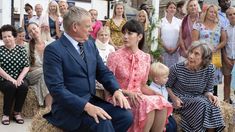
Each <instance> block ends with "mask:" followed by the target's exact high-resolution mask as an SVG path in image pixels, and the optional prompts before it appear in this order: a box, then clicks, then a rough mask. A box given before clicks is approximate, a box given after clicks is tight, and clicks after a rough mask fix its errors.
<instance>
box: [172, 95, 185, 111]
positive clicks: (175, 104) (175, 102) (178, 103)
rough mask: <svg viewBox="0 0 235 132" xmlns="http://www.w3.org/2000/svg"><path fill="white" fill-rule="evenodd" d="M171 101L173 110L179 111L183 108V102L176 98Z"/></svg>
mask: <svg viewBox="0 0 235 132" xmlns="http://www.w3.org/2000/svg"><path fill="white" fill-rule="evenodd" d="M172 101H173V107H174V108H175V109H179V108H181V107H182V106H183V101H182V100H181V99H180V98H178V97H176V96H175V97H174V98H173V99H172Z"/></svg>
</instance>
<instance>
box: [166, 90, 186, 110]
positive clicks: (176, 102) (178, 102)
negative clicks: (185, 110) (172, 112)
mask: <svg viewBox="0 0 235 132" xmlns="http://www.w3.org/2000/svg"><path fill="white" fill-rule="evenodd" d="M167 92H168V94H169V96H170V98H171V100H172V101H173V106H174V108H176V109H178V108H181V107H182V106H183V102H182V100H181V99H180V98H178V97H177V96H175V94H174V93H173V91H172V90H171V89H170V88H167Z"/></svg>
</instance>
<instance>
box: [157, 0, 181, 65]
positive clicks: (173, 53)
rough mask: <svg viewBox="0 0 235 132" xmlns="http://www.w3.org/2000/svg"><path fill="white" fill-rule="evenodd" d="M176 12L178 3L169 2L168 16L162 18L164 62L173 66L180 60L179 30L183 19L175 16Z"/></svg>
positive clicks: (161, 38) (161, 36) (161, 33)
mask: <svg viewBox="0 0 235 132" xmlns="http://www.w3.org/2000/svg"><path fill="white" fill-rule="evenodd" d="M175 13H176V3H175V2H172V1H170V2H168V3H167V6H166V16H165V17H164V18H162V19H161V24H160V33H159V36H160V37H159V38H160V41H161V43H162V47H163V48H164V50H165V51H164V52H163V53H162V57H163V63H164V64H165V65H166V66H168V67H171V66H172V65H174V64H175V63H177V62H178V60H179V52H178V48H179V32H180V26H181V20H180V19H178V18H176V17H174V15H175Z"/></svg>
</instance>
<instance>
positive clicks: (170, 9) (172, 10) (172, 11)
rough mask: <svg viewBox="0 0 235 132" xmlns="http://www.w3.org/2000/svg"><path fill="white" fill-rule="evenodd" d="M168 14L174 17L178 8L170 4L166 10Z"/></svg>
mask: <svg viewBox="0 0 235 132" xmlns="http://www.w3.org/2000/svg"><path fill="white" fill-rule="evenodd" d="M166 12H167V14H168V15H170V16H174V15H175V13H176V6H175V5H174V4H170V5H169V6H168V7H167V9H166Z"/></svg>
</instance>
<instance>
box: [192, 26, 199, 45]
mask: <svg viewBox="0 0 235 132" xmlns="http://www.w3.org/2000/svg"><path fill="white" fill-rule="evenodd" d="M197 40H199V31H198V30H195V29H193V31H192V42H193V41H197Z"/></svg>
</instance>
